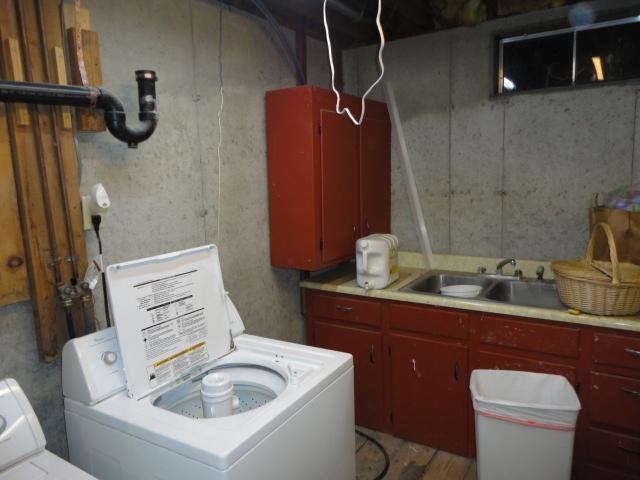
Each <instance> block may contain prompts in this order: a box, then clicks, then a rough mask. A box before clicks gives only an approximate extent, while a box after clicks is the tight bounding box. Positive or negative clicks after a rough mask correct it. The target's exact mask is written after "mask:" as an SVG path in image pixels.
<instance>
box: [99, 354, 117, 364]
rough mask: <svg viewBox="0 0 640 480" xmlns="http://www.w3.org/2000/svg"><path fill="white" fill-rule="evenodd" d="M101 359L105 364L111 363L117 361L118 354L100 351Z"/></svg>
mask: <svg viewBox="0 0 640 480" xmlns="http://www.w3.org/2000/svg"><path fill="white" fill-rule="evenodd" d="M102 361H103V362H104V363H106V364H107V365H113V364H114V363H116V362H117V361H118V354H117V353H116V352H102Z"/></svg>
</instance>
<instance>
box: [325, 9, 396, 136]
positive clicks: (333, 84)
mask: <svg viewBox="0 0 640 480" xmlns="http://www.w3.org/2000/svg"><path fill="white" fill-rule="evenodd" d="M327 1H328V0H324V3H323V5H322V19H323V20H324V32H325V34H326V36H327V48H328V50H329V66H330V67H331V89H332V90H333V92H334V93H335V94H336V113H338V114H339V115H344V114H345V113H346V114H347V115H348V116H349V118H350V119H351V121H352V122H353V123H355V124H356V125H358V126H360V125H362V120H363V119H364V111H365V100H366V98H367V95H369V94H370V93H371V91H372V90H373V89H374V88H375V87H376V85H378V83H380V80H382V77H383V76H384V62H383V61H382V51H383V50H384V45H385V38H384V30H383V29H382V23H381V22H380V17H381V15H382V0H378V14H377V15H376V25H377V26H378V33H380V49H379V50H378V64H379V65H380V76H379V77H378V79H377V80H376V81H375V82H373V83H372V84H371V86H370V87H369V88H368V89H367V91H366V92H364V95H362V109H361V111H360V119H359V120H356V118H355V117H354V116H353V114H352V113H351V111H350V110H349V109H348V108H347V107H345V108H340V92H338V89H337V88H336V81H335V80H336V72H335V67H334V65H333V52H332V50H331V38H330V35H329V24H328V23H327Z"/></svg>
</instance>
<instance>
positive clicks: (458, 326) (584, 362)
mask: <svg viewBox="0 0 640 480" xmlns="http://www.w3.org/2000/svg"><path fill="white" fill-rule="evenodd" d="M304 304H305V316H306V318H307V329H308V339H309V343H310V344H312V345H317V346H320V347H325V348H329V349H335V350H341V351H345V352H349V353H351V354H352V355H353V356H354V365H355V379H356V380H355V398H356V406H355V407H356V421H357V423H358V424H359V425H362V426H365V427H370V428H373V429H376V430H381V431H385V432H388V433H392V434H394V435H396V436H398V437H402V438H406V439H409V440H413V441H416V442H419V443H424V444H426V445H429V446H432V447H437V448H441V449H443V450H447V451H450V452H453V453H457V454H460V455H467V456H472V455H474V453H475V432H474V415H473V407H472V403H471V398H470V393H469V376H470V373H471V371H472V370H474V369H478V368H490V369H508V370H523V371H531V372H541V373H552V374H558V375H563V376H565V377H566V378H567V379H568V380H569V382H570V383H571V384H572V385H573V386H574V388H575V389H576V391H577V393H578V396H579V398H580V402H581V404H582V410H581V412H580V415H579V416H578V425H577V430H576V442H575V448H574V472H575V474H574V477H575V478H578V479H588V480H605V479H606V480H610V479H613V480H617V479H620V480H629V479H632V478H633V479H638V478H640V334H638V333H630V332H621V331H618V330H611V329H605V328H595V327H589V326H582V325H575V324H563V323H559V322H550V321H543V320H536V319H525V318H520V317H512V316H503V315H494V314H481V313H477V312H471V311H462V310H455V309H447V308H439V307H432V306H428V305H418V304H409V303H402V302H391V301H382V300H377V299H370V298H364V297H358V296H352V295H340V294H334V293H326V292H320V291H317V290H311V289H305V291H304Z"/></svg>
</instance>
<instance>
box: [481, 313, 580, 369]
mask: <svg viewBox="0 0 640 480" xmlns="http://www.w3.org/2000/svg"><path fill="white" fill-rule="evenodd" d="M480 340H481V342H482V343H484V344H486V345H499V346H502V347H511V348H517V349H520V350H529V351H531V352H539V353H549V354H552V355H560V356H563V357H572V358H576V357H577V356H578V345H579V340H580V330H579V329H577V328H570V327H559V326H555V325H545V324H542V323H539V322H526V321H522V320H511V319H505V318H501V317H492V316H486V315H484V316H483V317H482V320H481V322H480Z"/></svg>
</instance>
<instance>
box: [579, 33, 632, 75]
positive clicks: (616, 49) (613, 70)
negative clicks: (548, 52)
mask: <svg viewBox="0 0 640 480" xmlns="http://www.w3.org/2000/svg"><path fill="white" fill-rule="evenodd" d="M577 35H578V36H577V39H576V42H577V43H576V45H577V47H576V83H580V84H585V83H592V82H601V81H611V80H626V79H629V78H635V77H640V24H638V23H629V24H626V25H617V26H613V27H605V28H598V29H594V30H584V31H580V32H578V34H577Z"/></svg>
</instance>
